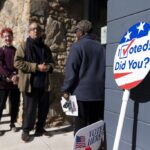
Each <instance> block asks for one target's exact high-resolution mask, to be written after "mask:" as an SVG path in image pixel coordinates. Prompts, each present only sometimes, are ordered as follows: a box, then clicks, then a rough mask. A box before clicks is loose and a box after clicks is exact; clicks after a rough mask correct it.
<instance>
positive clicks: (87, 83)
mask: <svg viewBox="0 0 150 150" xmlns="http://www.w3.org/2000/svg"><path fill="white" fill-rule="evenodd" d="M91 31H92V24H91V22H89V21H88V20H82V21H80V22H79V23H78V24H77V26H76V28H75V33H76V37H77V39H78V41H77V42H75V43H74V44H73V45H72V46H71V50H70V53H69V56H68V59H67V64H66V70H65V79H64V84H63V87H62V91H63V97H64V98H65V99H69V94H74V95H76V97H77V103H78V110H79V113H78V114H79V115H78V116H77V117H75V118H74V127H75V129H74V133H76V132H77V131H78V130H79V129H81V128H83V127H85V126H87V125H89V124H92V123H94V122H96V121H98V120H100V119H103V110H104V84H105V51H104V48H103V47H102V46H101V45H100V43H99V42H98V41H96V40H95V39H94V37H93V36H92V34H91ZM91 112H92V113H91Z"/></svg>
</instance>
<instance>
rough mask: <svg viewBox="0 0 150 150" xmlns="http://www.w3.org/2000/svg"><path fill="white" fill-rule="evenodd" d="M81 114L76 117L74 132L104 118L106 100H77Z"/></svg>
mask: <svg viewBox="0 0 150 150" xmlns="http://www.w3.org/2000/svg"><path fill="white" fill-rule="evenodd" d="M77 103H78V111H79V114H78V116H77V117H74V134H76V132H77V131H78V130H79V129H81V128H83V127H86V126H88V125H90V124H92V123H94V122H97V121H99V120H102V119H103V115H104V101H90V102H87V101H77Z"/></svg>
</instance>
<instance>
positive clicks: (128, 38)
mask: <svg viewBox="0 0 150 150" xmlns="http://www.w3.org/2000/svg"><path fill="white" fill-rule="evenodd" d="M130 35H131V32H129V31H128V32H127V34H126V35H125V36H124V37H125V39H126V41H127V40H130Z"/></svg>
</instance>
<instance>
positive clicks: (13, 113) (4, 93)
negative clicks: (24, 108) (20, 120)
mask: <svg viewBox="0 0 150 150" xmlns="http://www.w3.org/2000/svg"><path fill="white" fill-rule="evenodd" d="M8 96H9V102H10V117H11V121H10V122H11V124H13V123H15V122H16V119H17V116H18V111H19V104H20V92H19V89H11V90H0V119H1V117H2V113H3V109H4V108H5V104H6V100H7V97H8Z"/></svg>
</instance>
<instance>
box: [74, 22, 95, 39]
mask: <svg viewBox="0 0 150 150" xmlns="http://www.w3.org/2000/svg"><path fill="white" fill-rule="evenodd" d="M92 30H93V29H92V23H91V22H90V21H88V20H81V21H80V22H78V24H77V25H76V27H75V28H74V32H75V33H76V36H77V39H78V40H79V39H80V37H81V36H83V35H85V34H89V33H91V32H92Z"/></svg>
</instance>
